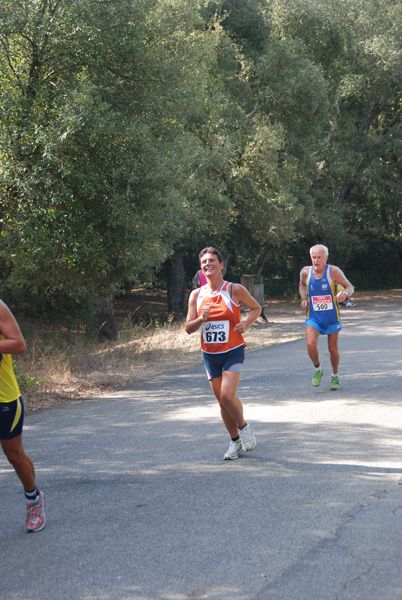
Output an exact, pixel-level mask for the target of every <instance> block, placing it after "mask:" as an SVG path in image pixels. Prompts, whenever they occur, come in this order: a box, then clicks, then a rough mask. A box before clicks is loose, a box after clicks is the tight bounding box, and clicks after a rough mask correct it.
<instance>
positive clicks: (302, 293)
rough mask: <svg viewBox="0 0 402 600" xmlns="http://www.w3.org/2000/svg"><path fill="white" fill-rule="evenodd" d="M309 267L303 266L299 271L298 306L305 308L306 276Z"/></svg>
mask: <svg viewBox="0 0 402 600" xmlns="http://www.w3.org/2000/svg"><path fill="white" fill-rule="evenodd" d="M308 270H309V267H303V268H302V270H301V271H300V283H299V294H300V298H301V300H300V306H301V307H302V308H307V305H308V301H307V276H308Z"/></svg>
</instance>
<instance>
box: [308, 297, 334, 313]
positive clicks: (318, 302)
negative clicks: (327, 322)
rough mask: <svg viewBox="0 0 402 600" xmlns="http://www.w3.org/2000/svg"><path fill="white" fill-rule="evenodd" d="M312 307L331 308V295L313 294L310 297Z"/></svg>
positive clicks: (318, 309) (316, 308)
mask: <svg viewBox="0 0 402 600" xmlns="http://www.w3.org/2000/svg"><path fill="white" fill-rule="evenodd" d="M311 300H312V303H313V309H314V310H317V311H321V310H331V309H332V308H333V304H332V296H331V295H330V294H328V296H313V297H312V299H311Z"/></svg>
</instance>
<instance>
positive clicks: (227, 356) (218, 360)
mask: <svg viewBox="0 0 402 600" xmlns="http://www.w3.org/2000/svg"><path fill="white" fill-rule="evenodd" d="M202 357H203V360H204V367H205V370H206V372H207V376H208V379H215V377H222V373H223V372H224V371H236V373H241V368H242V366H243V362H244V346H239V347H238V348H234V349H233V350H229V351H228V352H220V353H215V352H204V351H203V352H202Z"/></svg>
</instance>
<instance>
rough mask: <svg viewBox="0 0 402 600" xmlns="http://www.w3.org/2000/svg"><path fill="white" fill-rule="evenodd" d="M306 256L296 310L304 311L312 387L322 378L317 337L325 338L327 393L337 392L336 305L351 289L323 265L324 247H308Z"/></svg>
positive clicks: (333, 269)
mask: <svg viewBox="0 0 402 600" xmlns="http://www.w3.org/2000/svg"><path fill="white" fill-rule="evenodd" d="M310 256H311V262H312V267H303V269H302V270H301V271H300V285H299V292H300V296H301V302H300V306H301V307H302V308H305V309H306V310H307V316H306V342H307V352H308V355H309V357H310V358H311V360H312V362H313V364H314V367H315V373H314V377H313V381H312V383H313V385H314V386H318V385H320V383H321V379H322V376H323V374H324V371H323V369H322V368H321V365H320V359H319V354H318V349H317V341H318V336H319V335H320V333H321V334H323V335H327V336H328V350H329V354H330V360H331V365H332V376H331V390H338V389H339V388H340V382H339V374H338V367H339V351H338V337H339V332H340V330H341V329H342V324H341V321H340V315H339V306H338V303H339V302H343V301H345V300H346V298H350V296H351V295H352V294H353V292H354V291H355V289H354V287H353V285H352V284H351V283H350V281H349V280H348V279H346V277H345V275H344V274H343V273H342V271H341V269H339V268H338V267H335V266H333V265H327V259H328V248H327V247H326V246H323V245H322V244H317V245H316V246H312V248H310ZM336 284H340V285H341V286H343V289H342V290H341V291H339V292H337V291H336Z"/></svg>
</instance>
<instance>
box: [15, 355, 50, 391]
mask: <svg viewBox="0 0 402 600" xmlns="http://www.w3.org/2000/svg"><path fill="white" fill-rule="evenodd" d="M13 367H14V374H15V377H16V379H17V382H18V386H19V388H20V392H21V394H24V393H25V392H33V391H35V390H36V388H37V387H38V386H40V385H42V384H43V383H44V382H43V381H38V380H37V379H36V377H29V376H27V375H25V373H23V372H22V371H21V369H20V368H19V366H18V364H17V362H16V361H15V360H14V359H13Z"/></svg>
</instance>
